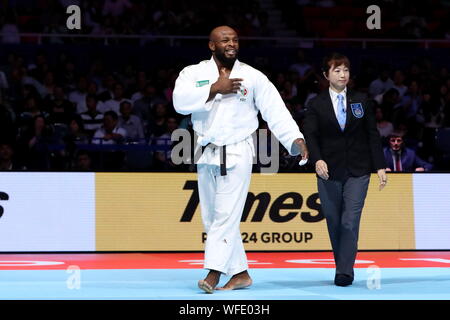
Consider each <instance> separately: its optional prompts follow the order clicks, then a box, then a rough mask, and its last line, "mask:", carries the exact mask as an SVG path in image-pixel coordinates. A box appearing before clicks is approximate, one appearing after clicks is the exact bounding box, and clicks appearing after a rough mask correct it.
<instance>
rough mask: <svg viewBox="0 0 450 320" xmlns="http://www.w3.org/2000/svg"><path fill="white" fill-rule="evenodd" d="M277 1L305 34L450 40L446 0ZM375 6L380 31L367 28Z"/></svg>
mask: <svg viewBox="0 0 450 320" xmlns="http://www.w3.org/2000/svg"><path fill="white" fill-rule="evenodd" d="M276 3H277V6H278V7H279V9H280V10H281V11H282V12H283V20H284V21H285V22H286V24H287V25H288V26H289V27H290V28H292V29H294V30H296V31H297V34H298V36H302V37H319V38H366V37H371V38H394V39H424V38H428V39H430V38H431V39H450V22H449V21H450V20H449V18H450V3H449V2H448V1H446V0H408V1H406V0H398V1H392V0H376V1H374V0H360V1H351V0H319V1H315V0H314V1H313V0H285V1H277V2H276ZM371 5H378V7H379V8H380V18H381V26H380V27H381V28H380V29H379V30H370V29H368V28H367V27H366V21H367V18H368V17H369V14H368V13H367V12H366V9H367V8H368V7H369V6H371ZM370 13H371V14H372V13H373V11H371V12H370Z"/></svg>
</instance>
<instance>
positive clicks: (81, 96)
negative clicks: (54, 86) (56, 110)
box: [68, 76, 88, 113]
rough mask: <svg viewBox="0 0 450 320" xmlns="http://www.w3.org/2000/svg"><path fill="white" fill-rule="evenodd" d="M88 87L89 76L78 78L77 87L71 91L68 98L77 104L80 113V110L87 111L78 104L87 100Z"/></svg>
mask: <svg viewBox="0 0 450 320" xmlns="http://www.w3.org/2000/svg"><path fill="white" fill-rule="evenodd" d="M87 87H88V80H87V78H86V77H85V76H81V77H79V78H78V83H77V88H76V89H75V90H73V91H71V92H70V93H69V97H68V99H69V101H70V102H72V103H73V104H74V105H75V106H77V112H78V113H81V112H80V111H82V112H84V111H85V110H80V109H79V108H78V105H79V104H82V103H83V102H84V101H86V95H87Z"/></svg>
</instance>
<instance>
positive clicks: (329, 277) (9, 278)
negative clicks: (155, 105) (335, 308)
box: [0, 268, 450, 300]
mask: <svg viewBox="0 0 450 320" xmlns="http://www.w3.org/2000/svg"><path fill="white" fill-rule="evenodd" d="M205 274H206V272H205V271H204V270H202V269H110V270H105V269H97V270H80V271H79V273H73V272H72V273H71V272H69V271H67V270H3V271H0V299H1V300H9V299H12V300H22V299H25V300H35V299H39V300H47V299H49V300H58V299H63V300H64V299H71V300H76V299H83V300H91V299H92V300H109V299H112V300H128V299H132V300H139V299H149V300H216V299H219V300H269V299H270V300H311V299H313V300H374V299H375V300H450V268H381V269H379V273H378V274H377V275H375V279H374V278H373V277H374V274H372V273H370V272H368V269H366V268H358V269H355V282H354V283H353V285H352V286H350V287H336V286H335V285H334V284H333V278H334V269H332V268H282V269H280V268H267V269H251V271H250V274H251V276H252V278H253V286H251V287H250V288H247V289H242V290H234V291H218V292H216V293H214V294H206V293H203V292H202V291H201V290H200V289H198V288H197V281H198V280H199V279H202V278H204V276H205ZM377 279H379V281H378V280H377ZM227 280H228V278H227V277H223V278H222V280H221V283H220V284H224V283H225V282H226V281H227Z"/></svg>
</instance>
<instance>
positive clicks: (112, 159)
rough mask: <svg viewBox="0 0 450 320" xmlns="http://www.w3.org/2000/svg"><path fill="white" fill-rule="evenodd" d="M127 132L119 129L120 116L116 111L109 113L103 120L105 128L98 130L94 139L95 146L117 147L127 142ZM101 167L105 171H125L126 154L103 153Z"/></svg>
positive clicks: (119, 152)
mask: <svg viewBox="0 0 450 320" xmlns="http://www.w3.org/2000/svg"><path fill="white" fill-rule="evenodd" d="M126 137H127V132H126V131H125V129H123V128H121V127H119V116H118V115H117V114H116V113H115V112H114V111H107V112H106V113H105V115H104V118H103V127H101V128H100V129H98V130H97V131H96V132H95V134H94V136H93V138H92V143H93V144H102V145H115V144H121V143H123V142H124V141H125V139H126ZM100 159H101V167H102V168H103V169H104V170H108V171H116V170H123V169H124V166H125V152H123V151H115V150H111V151H105V152H101V156H100Z"/></svg>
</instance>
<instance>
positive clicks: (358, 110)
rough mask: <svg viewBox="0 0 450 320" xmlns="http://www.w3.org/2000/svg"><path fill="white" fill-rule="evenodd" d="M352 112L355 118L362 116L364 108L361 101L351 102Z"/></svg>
mask: <svg viewBox="0 0 450 320" xmlns="http://www.w3.org/2000/svg"><path fill="white" fill-rule="evenodd" d="M350 107H351V108H352V113H353V115H354V116H355V117H356V118H362V117H363V116H364V109H363V107H362V104H361V103H351V104H350Z"/></svg>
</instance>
